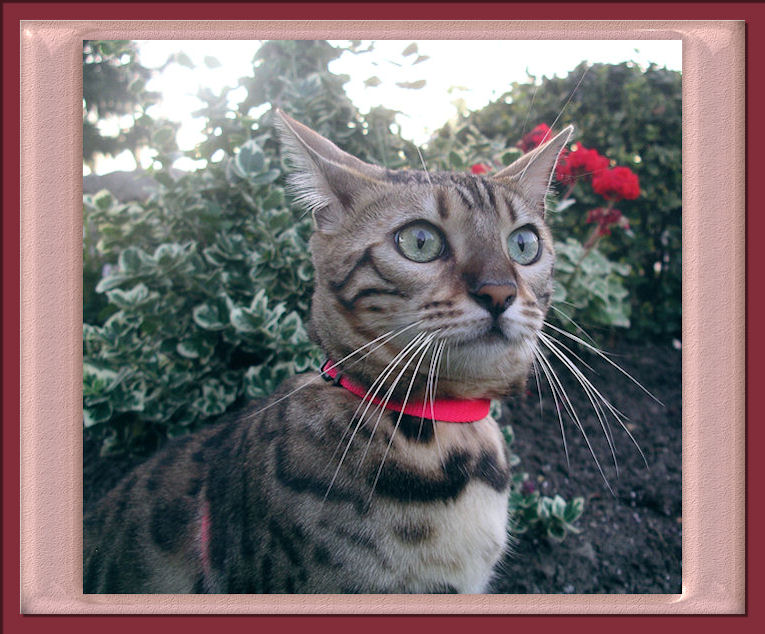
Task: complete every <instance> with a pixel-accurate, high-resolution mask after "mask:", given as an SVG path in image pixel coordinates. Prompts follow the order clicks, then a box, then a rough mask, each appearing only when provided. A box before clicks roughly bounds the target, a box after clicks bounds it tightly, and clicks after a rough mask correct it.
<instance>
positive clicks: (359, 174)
mask: <svg viewBox="0 0 765 634" xmlns="http://www.w3.org/2000/svg"><path fill="white" fill-rule="evenodd" d="M274 112H275V122H276V128H277V130H278V131H279V137H280V139H281V142H282V144H283V146H284V150H285V152H286V155H287V156H288V157H289V158H290V160H292V162H293V163H294V171H293V172H292V174H291V175H290V176H289V178H288V183H289V185H290V187H291V189H292V191H293V193H294V194H295V199H296V201H297V202H298V203H299V204H301V205H303V206H305V207H306V208H307V209H309V210H310V211H311V213H312V214H313V218H314V222H315V223H316V227H317V228H318V229H319V231H325V232H328V233H331V232H333V231H334V230H336V229H337V228H338V227H339V226H340V223H341V222H342V218H343V216H344V215H346V214H347V213H349V212H350V211H351V210H352V208H353V204H354V200H355V199H356V198H357V197H358V195H359V193H360V192H361V191H363V190H365V189H368V188H371V187H374V186H376V185H380V184H381V183H382V181H383V180H384V176H383V173H384V172H383V170H382V168H379V167H376V166H374V165H369V164H368V163H365V162H364V161H361V160H359V159H357V158H356V157H355V156H351V155H350V154H348V153H347V152H344V151H343V150H341V149H340V148H339V147H337V146H336V145H335V144H334V143H332V142H331V141H329V140H327V139H325V138H324V137H323V136H321V135H320V134H317V133H316V132H314V131H313V130H311V129H310V128H309V127H307V126H304V125H303V124H302V123H299V122H297V121H295V120H294V119H293V118H292V117H290V116H288V115H286V114H285V113H284V112H282V111H281V110H280V109H278V108H276V109H275V111H274Z"/></svg>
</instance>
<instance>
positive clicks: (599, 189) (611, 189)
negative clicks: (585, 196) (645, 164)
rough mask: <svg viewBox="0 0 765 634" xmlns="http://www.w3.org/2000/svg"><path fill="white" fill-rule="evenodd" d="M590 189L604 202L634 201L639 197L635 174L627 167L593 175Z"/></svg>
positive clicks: (638, 185) (638, 186)
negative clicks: (601, 197)
mask: <svg viewBox="0 0 765 634" xmlns="http://www.w3.org/2000/svg"><path fill="white" fill-rule="evenodd" d="M592 189H593V191H594V192H595V193H596V194H600V195H601V196H603V198H605V199H606V200H634V199H635V198H637V197H638V196H639V195H640V184H639V183H638V177H637V174H635V172H633V171H632V170H631V169H630V168H629V167H614V168H613V169H610V170H604V171H602V172H599V173H598V174H595V176H593V178H592Z"/></svg>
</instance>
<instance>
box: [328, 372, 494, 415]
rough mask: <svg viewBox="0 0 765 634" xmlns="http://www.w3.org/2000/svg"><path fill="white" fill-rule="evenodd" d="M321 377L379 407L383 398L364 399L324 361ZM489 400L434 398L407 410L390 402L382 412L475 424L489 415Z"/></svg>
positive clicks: (355, 385)
mask: <svg viewBox="0 0 765 634" xmlns="http://www.w3.org/2000/svg"><path fill="white" fill-rule="evenodd" d="M321 375H322V376H323V377H324V378H325V379H326V380H327V381H332V382H333V383H334V384H335V385H339V386H341V387H344V388H345V389H346V390H348V391H349V392H351V393H352V394H355V395H356V396H358V397H359V398H360V399H364V398H365V397H366V400H368V401H371V402H372V403H373V404H375V405H382V404H383V401H384V399H382V398H378V397H376V396H375V397H373V398H370V397H368V396H367V390H366V388H365V387H364V386H363V385H361V384H359V383H357V382H356V381H354V380H353V379H351V378H350V377H348V376H346V375H345V374H343V373H342V372H340V371H339V370H338V369H337V366H336V364H334V363H333V362H332V361H330V360H329V359H327V361H325V362H324V364H323V365H322V366H321ZM490 406H491V401H490V400H489V399H487V398H479V399H471V400H466V399H445V398H440V399H436V400H435V401H434V402H433V403H432V404H431V403H429V402H426V403H407V405H406V407H402V406H401V403H397V402H394V401H392V400H389V401H388V402H387V403H386V404H385V409H389V410H392V411H394V412H402V411H403V412H404V414H408V415H409V416H415V417H420V418H422V417H424V418H427V419H433V420H437V421H439V422H442V423H474V422H476V421H479V420H481V419H483V418H486V417H487V416H488V415H489V407H490Z"/></svg>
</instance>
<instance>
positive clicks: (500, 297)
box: [472, 282, 518, 317]
mask: <svg viewBox="0 0 765 634" xmlns="http://www.w3.org/2000/svg"><path fill="white" fill-rule="evenodd" d="M517 293H518V287H517V286H516V284H515V282H507V283H505V284H484V285H483V286H481V288H479V289H478V290H477V291H476V292H475V293H473V294H472V295H473V297H474V298H475V300H476V301H477V302H478V303H479V304H480V305H481V306H483V307H484V308H485V309H486V310H488V311H489V312H490V313H491V314H492V315H493V316H494V317H499V316H500V315H501V314H502V313H503V312H505V310H507V309H508V308H509V306H510V305H511V304H512V303H513V300H514V299H515V296H516V294H517Z"/></svg>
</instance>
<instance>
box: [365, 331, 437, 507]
mask: <svg viewBox="0 0 765 634" xmlns="http://www.w3.org/2000/svg"><path fill="white" fill-rule="evenodd" d="M435 337H436V335H435V334H433V335H432V336H430V337H428V339H426V340H425V343H424V344H423V345H422V346H421V347H420V348H421V349H422V354H421V355H420V359H419V360H418V361H417V365H416V366H415V368H414V371H413V372H412V378H411V380H410V381H409V387H408V388H407V390H406V396H404V400H403V402H402V404H401V412H400V413H399V415H398V418H397V419H396V424H395V425H394V427H393V431H392V432H391V435H390V440H389V441H388V446H387V447H385V453H384V454H383V457H382V460H381V461H380V466H379V467H378V469H377V474H376V475H375V479H374V482H373V483H372V489H371V491H370V492H369V499H368V500H367V504H368V503H369V502H371V500H372V496H373V495H374V492H375V488H377V482H378V481H379V480H380V474H381V473H382V470H383V466H384V465H385V459H386V458H387V457H388V453H389V452H390V448H391V445H392V444H393V439H394V438H395V437H396V432H397V431H398V427H399V425H400V424H401V419H402V418H403V416H404V409H406V404H407V402H408V401H409V395H410V394H411V393H412V386H413V385H414V381H415V380H416V379H417V372H418V371H419V369H420V365H422V361H423V359H424V358H425V355H426V354H427V352H428V349H429V348H430V346H431V345H432V343H433V341H434V339H435ZM418 352H419V350H418ZM416 354H417V353H415V355H416ZM412 358H414V356H413V357H412ZM381 416H382V413H381Z"/></svg>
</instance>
